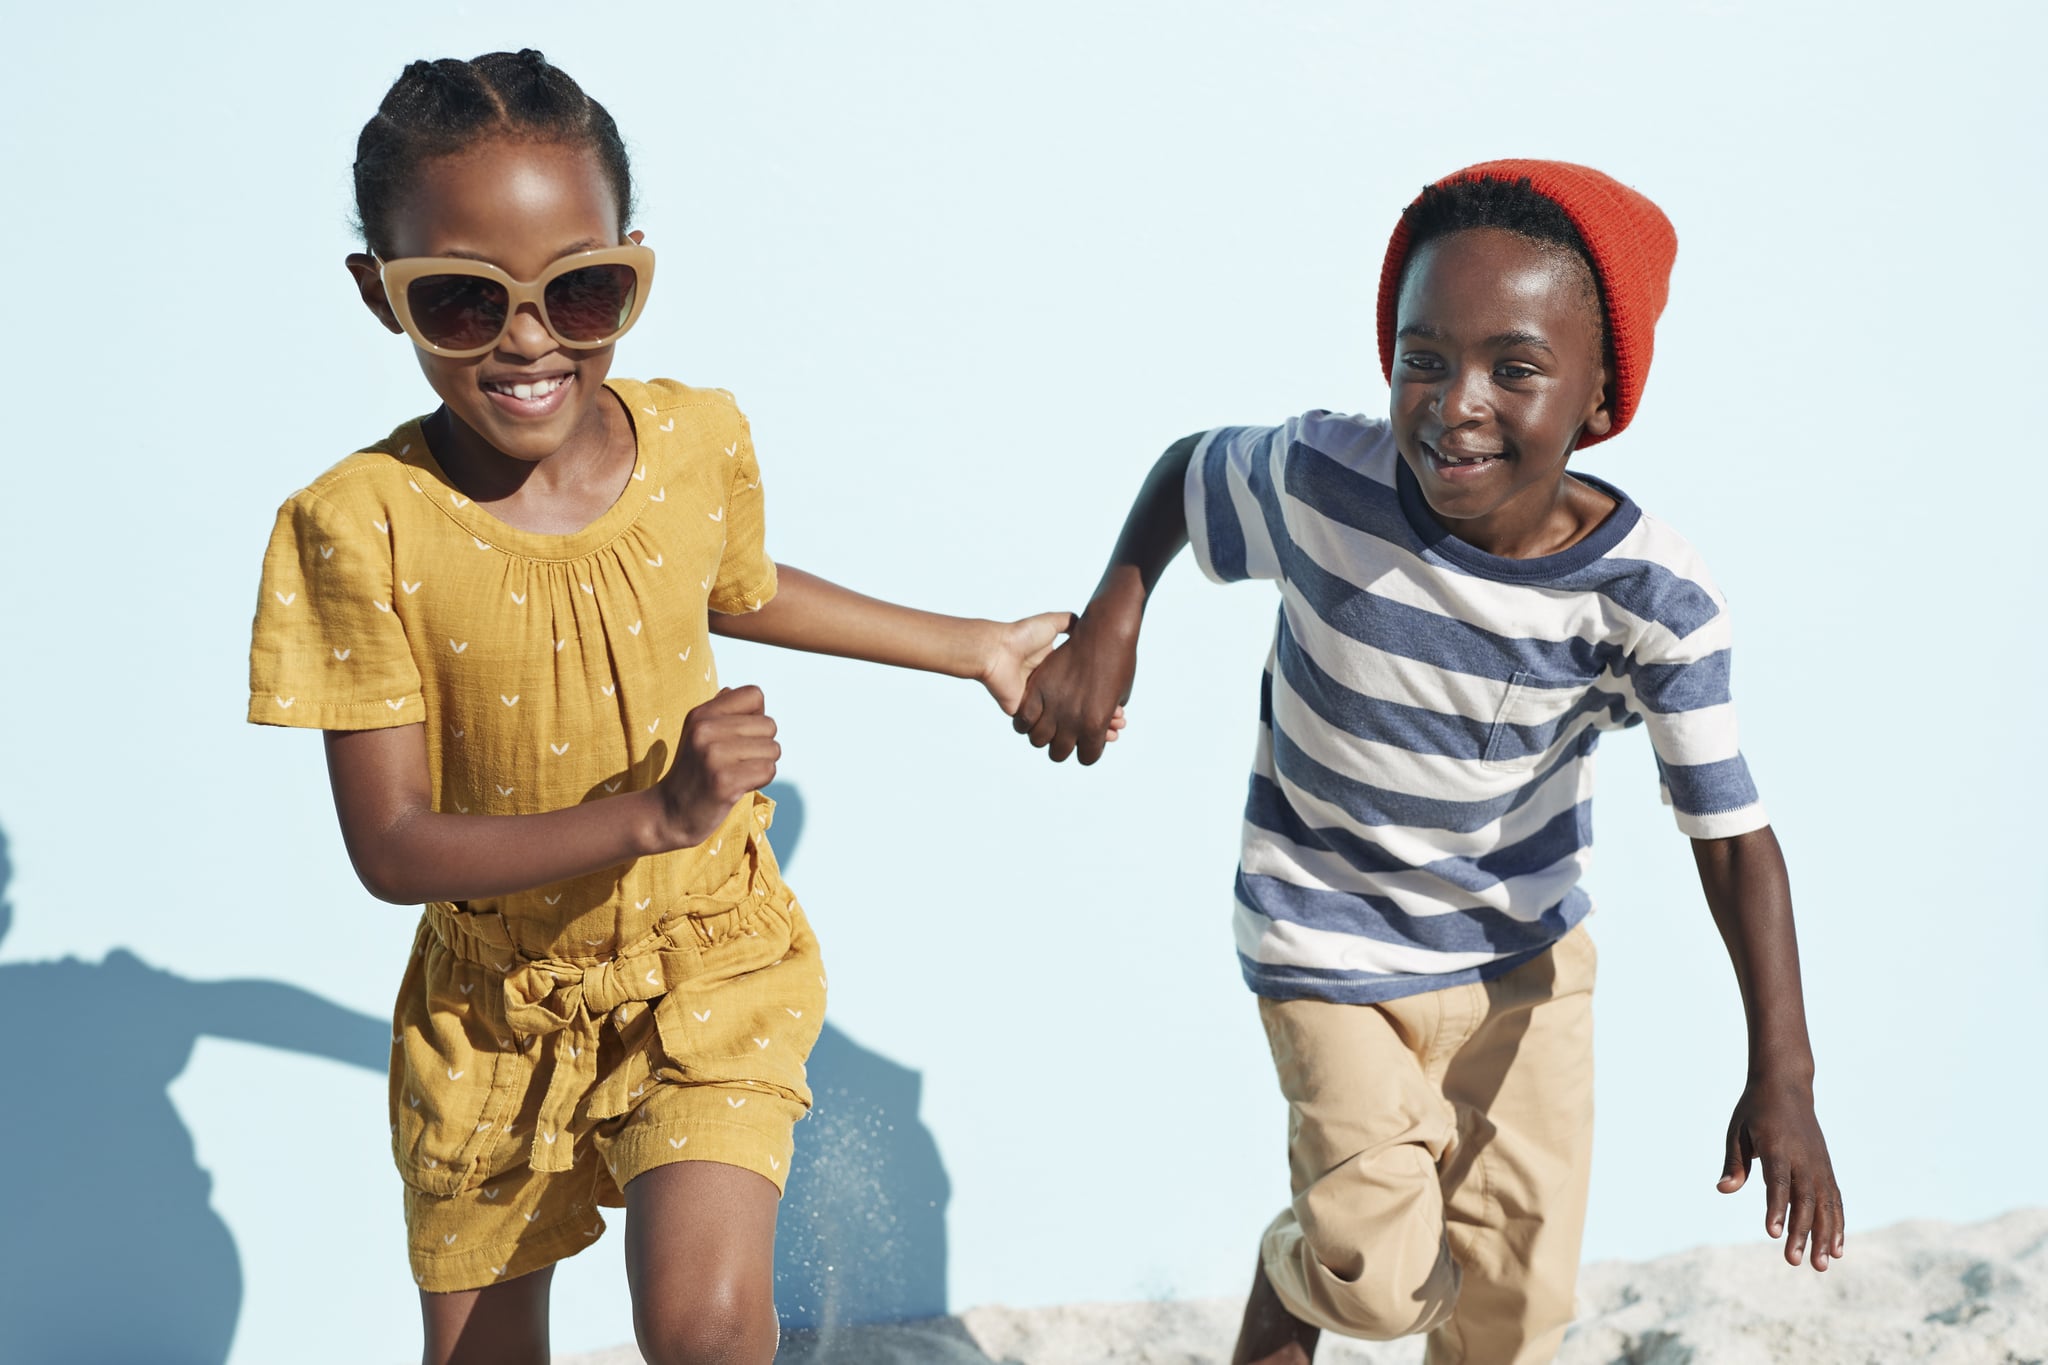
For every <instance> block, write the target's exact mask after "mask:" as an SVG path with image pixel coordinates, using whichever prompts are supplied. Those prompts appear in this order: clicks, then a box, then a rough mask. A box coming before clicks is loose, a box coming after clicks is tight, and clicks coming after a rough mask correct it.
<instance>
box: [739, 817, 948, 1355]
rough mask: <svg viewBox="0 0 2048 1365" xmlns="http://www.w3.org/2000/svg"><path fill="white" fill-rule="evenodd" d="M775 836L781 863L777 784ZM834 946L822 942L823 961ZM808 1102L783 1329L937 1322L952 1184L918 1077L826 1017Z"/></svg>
mask: <svg viewBox="0 0 2048 1365" xmlns="http://www.w3.org/2000/svg"><path fill="white" fill-rule="evenodd" d="M768 795H769V796H771V797H773V798H774V799H775V801H776V803H777V807H776V812H775V824H774V830H773V834H772V836H771V838H772V841H773V843H774V845H775V853H776V857H777V859H778V860H779V861H780V862H781V864H782V866H783V868H784V869H785V870H787V869H788V867H789V866H790V863H791V862H792V861H793V859H794V857H795V854H796V848H797V843H798V840H799V839H800V838H801V837H802V834H803V824H804V802H803V795H802V793H801V792H799V791H798V790H797V789H796V788H795V787H793V786H789V785H787V784H784V783H776V784H774V785H773V786H771V787H769V788H768ZM831 957H832V945H831V943H830V941H829V940H828V941H827V942H826V944H825V959H826V961H827V962H828V963H829V962H830V961H831ZM810 1084H811V1091H812V1095H813V1097H814V1100H815V1104H814V1107H813V1108H812V1110H811V1114H810V1117H809V1118H808V1119H806V1120H805V1121H804V1122H803V1123H802V1124H801V1125H799V1126H798V1128H797V1132H796V1156H795V1158H794V1159H793V1160H792V1161H791V1162H790V1168H789V1189H788V1192H787V1193H786V1194H785V1195H784V1197H783V1200H782V1211H781V1215H780V1217H779V1218H778V1219H777V1222H776V1231H775V1302H776V1307H777V1309H778V1311H779V1312H780V1314H781V1316H782V1322H783V1325H784V1326H785V1327H788V1328H798V1329H800V1328H824V1329H829V1328H833V1327H846V1326H854V1325H857V1324H861V1323H874V1322H904V1321H908V1320H911V1319H916V1318H935V1317H939V1316H941V1315H943V1314H944V1313H945V1311H946V1203H947V1201H948V1200H949V1199H950V1198H951V1197H952V1185H951V1183H950V1182H949V1181H948V1180H947V1179H946V1168H945V1166H944V1164H943V1163H942V1162H941V1161H940V1160H939V1148H938V1144H937V1143H936V1142H934V1141H933V1140H932V1135H931V1131H930V1130H929V1129H927V1128H926V1127H925V1126H924V1124H923V1122H922V1121H920V1120H919V1118H918V1114H917V1110H918V1099H919V1092H920V1090H921V1089H922V1081H921V1079H920V1077H919V1075H918V1073H917V1072H915V1071H912V1070H910V1069H909V1068H907V1067H903V1066H899V1065H898V1064H896V1063H895V1062H892V1061H890V1060H889V1059H888V1058H887V1057H884V1056H881V1055H880V1054H879V1053H874V1052H870V1051H868V1050H867V1049H866V1048H864V1047H862V1046H861V1045H860V1044H859V1043H856V1042H854V1041H853V1040H852V1039H851V1038H848V1037H847V1036H846V1035H845V1034H844V1033H842V1032H841V1031H840V1030H839V1029H837V1028H834V1027H833V1026H832V1025H831V1024H830V1023H829V1022H828V1023H827V1024H826V1025H825V1030H824V1032H823V1033H822V1034H821V1035H820V1036H819V1038H818V1045H817V1048H816V1049H815V1050H814V1051H813V1052H812V1053H811V1061H810Z"/></svg>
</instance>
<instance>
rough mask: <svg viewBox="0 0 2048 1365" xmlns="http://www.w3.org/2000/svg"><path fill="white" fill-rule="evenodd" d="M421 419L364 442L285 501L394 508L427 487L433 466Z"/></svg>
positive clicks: (355, 508) (289, 503)
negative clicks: (423, 478) (423, 484)
mask: <svg viewBox="0 0 2048 1365" xmlns="http://www.w3.org/2000/svg"><path fill="white" fill-rule="evenodd" d="M430 464H431V462H430V461H429V459H428V458H427V453H426V439H425V438H424V437H423V436H421V435H420V424H419V419H418V418H413V419H411V420H409V421H406V422H403V423H400V424H399V426H398V427H397V428H396V429H395V430H393V431H392V433H391V434H390V435H389V436H386V437H385V438H384V439H383V440H381V441H376V442H373V443H371V444H369V445H366V446H363V447H362V448H361V449H359V450H357V451H356V452H355V453H353V454H351V455H348V456H346V457H344V458H342V459H341V460H338V461H336V462H335V463H334V464H332V465H330V466H329V467H328V468H327V469H326V470H324V471H322V473H321V474H320V475H319V476H318V477H317V478H315V479H314V480H313V481H312V482H311V483H308V484H307V485H306V486H305V487H303V488H301V489H299V490H298V492H296V493H294V494H292V495H291V497H289V498H287V499H286V500H285V505H286V506H287V507H291V506H295V505H296V506H301V507H304V506H320V505H325V506H328V507H333V508H337V509H347V510H351V511H373V510H375V509H377V508H380V507H389V506H390V505H391V504H392V503H393V502H394V501H396V500H398V499H399V497H400V496H401V495H403V494H412V495H414V496H417V495H418V494H419V493H420V492H421V479H420V475H421V474H422V473H423V472H425V471H426V470H428V469H429V468H430Z"/></svg>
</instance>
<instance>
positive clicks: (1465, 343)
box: [1391, 228, 1613, 556]
mask: <svg viewBox="0 0 2048 1365" xmlns="http://www.w3.org/2000/svg"><path fill="white" fill-rule="evenodd" d="M1599 308H1600V305H1599V295H1598V293H1597V291H1596V290H1595V287H1594V283H1593V277H1592V272H1591V271H1589V270H1588V269H1587V268H1586V264H1585V262H1584V261H1582V260H1580V259H1579V258H1578V256H1577V255H1575V254H1574V253H1572V252H1570V251H1568V250H1565V249H1563V248H1559V247H1555V246H1551V245H1548V244H1546V243H1541V242H1535V241H1531V240H1530V239H1529V238H1526V237H1521V236H1517V235H1516V234H1514V233H1512V232H1506V231H1503V230H1501V229H1498V228H1472V229H1468V230H1466V231H1463V232H1456V233H1452V234H1451V235H1450V236H1448V237H1440V238H1438V239H1436V240H1435V241H1432V242H1429V243H1427V244H1426V245H1425V246H1423V248H1422V249H1421V250H1420V251H1418V252H1417V253H1416V254H1415V256H1414V257H1413V258H1412V259H1411V261H1410V262H1409V266H1408V275H1407V278H1406V280H1405V281H1404V282H1403V284H1402V286H1401V296H1400V300H1399V303H1398V305H1397V308H1396V320H1395V332H1396V335H1395V351H1394V375H1393V389H1394V392H1393V410H1392V414H1391V416H1392V421H1393V427H1394V438H1395V442H1396V444H1397V445H1398V446H1399V448H1400V451H1401V458H1402V459H1403V460H1404V461H1406V462H1407V465H1408V468H1409V469H1410V470H1412V471H1413V472H1414V474H1415V479H1416V482H1417V483H1419V484H1420V485H1421V488H1422V494H1423V496H1424V497H1425V498H1426V499H1428V501H1429V506H1430V510H1431V511H1433V512H1435V513H1436V515H1437V518H1438V519H1439V520H1440V521H1442V522H1443V523H1444V525H1445V527H1446V528H1447V529H1449V530H1450V531H1451V532H1452V533H1453V534H1454V535H1456V536H1457V537H1458V538H1459V539H1460V540H1464V541H1466V542H1468V543H1470V544H1473V545H1476V546H1478V547H1480V548H1482V549H1486V550H1490V551H1492V552H1493V553H1495V554H1510V555H1517V556H1523V555H1529V554H1542V553H1548V552H1549V550H1550V549H1553V548H1561V545H1553V544H1551V542H1552V541H1555V540H1556V539H1557V537H1558V534H1559V533H1560V532H1561V531H1562V530H1563V523H1562V522H1561V521H1560V518H1561V517H1563V518H1565V519H1567V520H1569V519H1570V514H1569V513H1568V512H1567V509H1566V501H1567V497H1568V493H1567V488H1568V485H1567V483H1566V480H1565V476H1564V475H1565V460H1566V459H1567V458H1568V457H1569V456H1570V454H1571V452H1572V450H1573V448H1574V447H1575V446H1576V445H1577V444H1578V441H1579V436H1580V434H1581V433H1582V432H1584V433H1588V434H1592V435H1602V434H1605V432H1606V431H1607V430H1608V428H1609V427H1610V425H1611V424H1612V422H1613V415H1612V413H1610V412H1609V410H1608V408H1607V385H1608V375H1607V368H1606V364H1605V358H1604V356H1603V354H1602V330H1601V321H1600V311H1599ZM1572 486H1576V485H1572ZM1585 529H1590V528H1585ZM1579 534H1583V531H1580V532H1579ZM1575 539H1577V535H1571V534H1567V535H1566V536H1565V539H1564V542H1563V543H1569V542H1570V541H1571V540H1575Z"/></svg>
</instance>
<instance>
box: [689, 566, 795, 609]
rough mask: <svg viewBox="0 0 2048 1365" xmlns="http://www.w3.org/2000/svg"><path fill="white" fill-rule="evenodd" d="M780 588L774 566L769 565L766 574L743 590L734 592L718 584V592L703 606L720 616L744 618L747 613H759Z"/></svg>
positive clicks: (779, 581) (773, 598)
mask: <svg viewBox="0 0 2048 1365" xmlns="http://www.w3.org/2000/svg"><path fill="white" fill-rule="evenodd" d="M780 587H781V580H780V579H779V577H778V576H777V574H776V572H775V565H773V564H772V563H771V564H770V565H769V566H768V571H767V572H766V573H764V574H762V575H761V576H760V577H759V578H757V579H754V580H753V581H752V582H750V583H748V584H747V585H746V586H745V587H744V588H740V589H738V590H735V589H733V588H731V587H728V586H726V585H724V584H720V585H719V589H718V591H717V592H715V593H713V594H712V595H711V597H710V598H709V599H708V600H707V601H706V603H705V605H706V606H708V607H710V609H711V610H713V611H715V612H717V613H718V614H719V615H720V616H745V615H746V614H747V613H748V612H755V611H759V610H761V608H763V607H765V606H767V605H768V604H769V603H770V602H772V601H774V600H775V594H776V592H777V591H778V590H779V589H780Z"/></svg>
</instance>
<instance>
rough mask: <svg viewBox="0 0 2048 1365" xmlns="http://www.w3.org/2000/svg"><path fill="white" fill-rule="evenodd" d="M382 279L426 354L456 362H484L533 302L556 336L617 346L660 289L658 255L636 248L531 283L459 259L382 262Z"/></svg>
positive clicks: (580, 345) (593, 254) (603, 251)
mask: <svg viewBox="0 0 2048 1365" xmlns="http://www.w3.org/2000/svg"><path fill="white" fill-rule="evenodd" d="M371 259H372V260H375V259H376V258H375V257H372V258H371ZM377 274H378V277H379V278H380V279H382V280H383V281H384V297H385V298H386V299H387V300H389V301H390V304H391V312H392V314H393V315H394V316H396V317H397V319H398V325H399V326H400V327H403V328H404V329H405V334H406V335H407V336H409V337H411V338H412V339H413V342H414V343H415V344H416V345H418V346H419V348H420V349H421V350H424V351H432V352H433V353H434V354H435V355H439V356H447V357H448V358H449V359H451V360H466V359H468V358H469V357H471V356H478V355H482V354H484V352H486V351H489V350H492V349H493V348H495V347H496V346H497V344H498V343H499V341H501V340H503V339H504V336H505V330H506V329H507V328H508V327H510V326H511V325H512V319H513V317H514V316H516V315H517V314H518V312H519V310H520V309H521V308H523V307H525V306H526V305H527V304H529V303H530V304H532V305H534V309H535V311H537V312H538V313H539V314H540V321H541V325H542V326H543V327H545V328H547V330H548V335H549V336H551V337H553V338H554V339H555V340H556V341H557V342H559V343H561V344H562V345H564V346H567V347H568V348H569V349H571V350H575V351H588V350H594V349H595V348H597V347H599V346H608V345H610V344H611V343H612V342H614V341H617V340H618V339H619V338H620V337H622V336H624V335H625V334H626V332H627V330H628V329H629V328H631V327H632V325H633V324H634V323H635V322H637V321H639V320H640V310H641V309H642V308H644V307H646V306H647V290H648V288H649V287H650V286H651V285H653V283H654V251H653V249H652V248H651V247H644V246H636V245H634V244H633V243H630V242H628V243H625V244H623V245H620V246H608V247H600V248H599V249H598V250H596V251H579V252H577V253H576V254H574V255H572V256H564V257H563V258H562V259H561V260H559V261H556V262H555V263H554V264H553V265H551V266H549V267H548V268H547V269H546V270H543V271H541V273H540V274H539V275H537V276H536V277H534V278H533V279H530V280H515V279H513V278H512V277H511V276H510V275H508V274H506V273H505V272H504V271H502V270H500V269H498V267H496V266H494V265H492V264H490V263H489V262H488V261H472V260H467V259H465V258H463V257H460V256H407V257H402V258H400V259H399V260H395V261H377Z"/></svg>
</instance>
